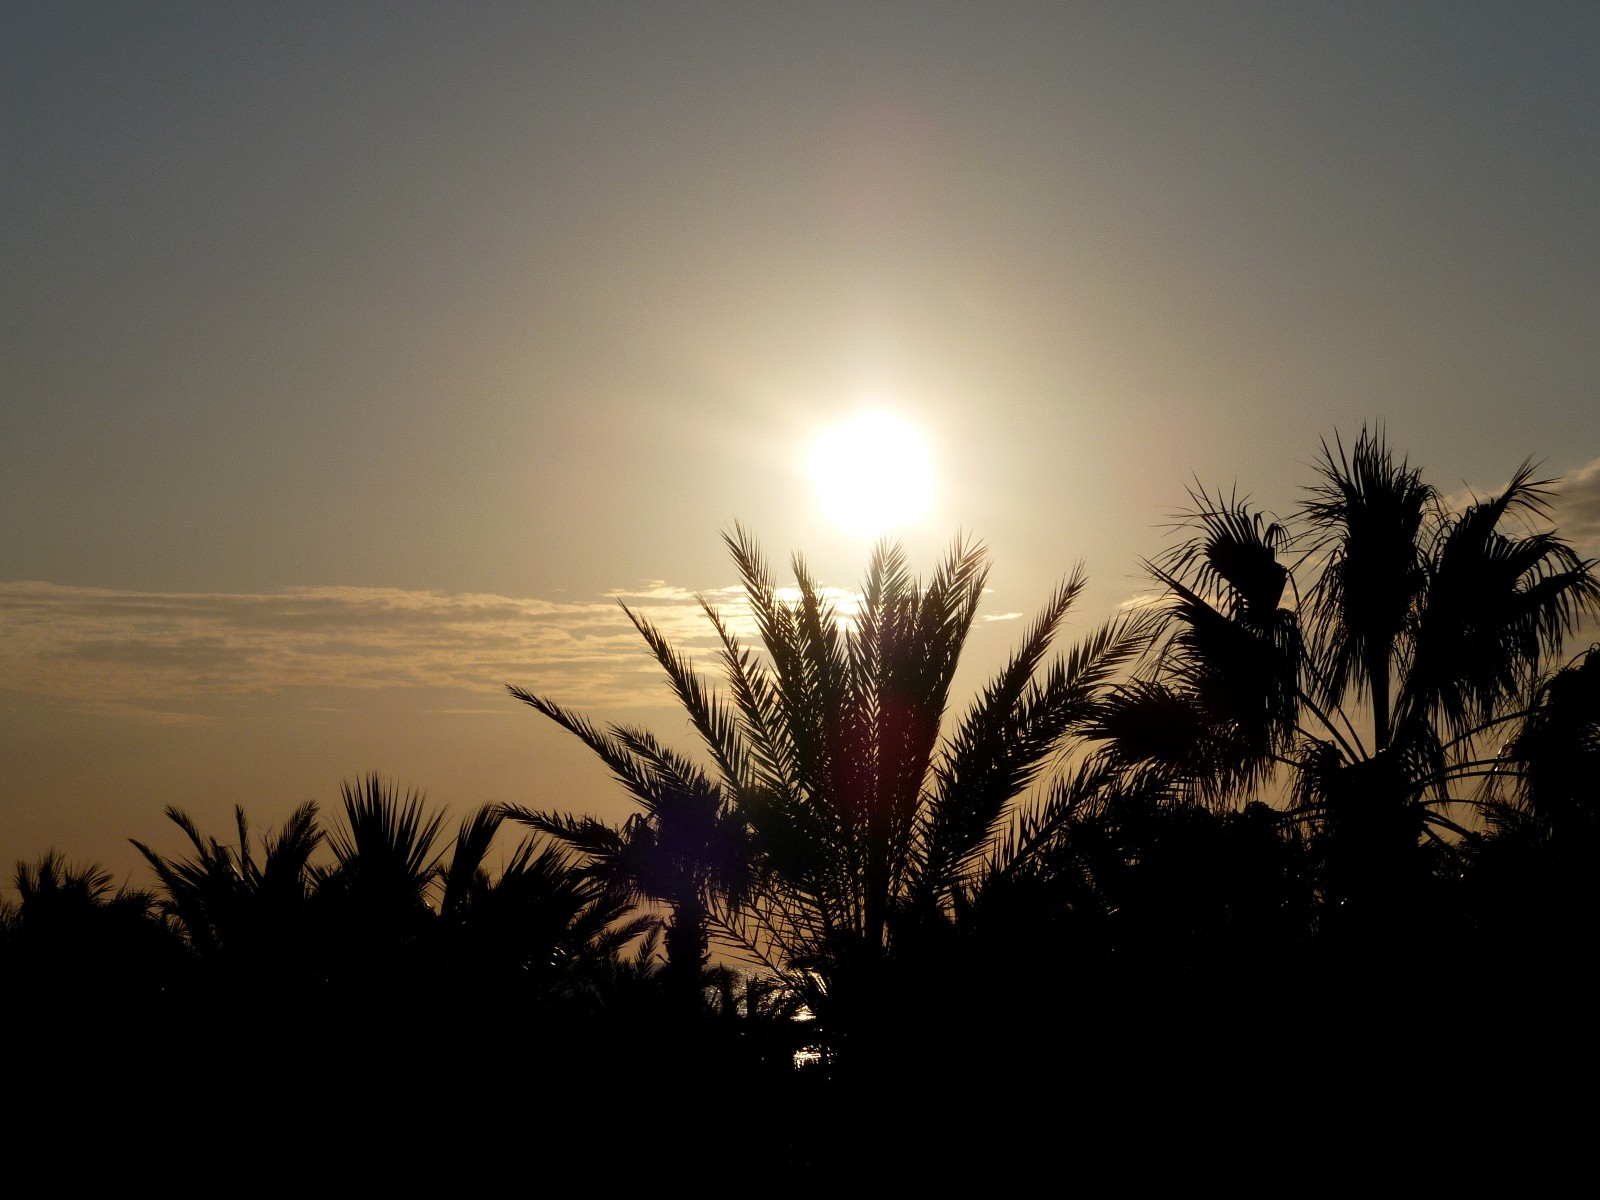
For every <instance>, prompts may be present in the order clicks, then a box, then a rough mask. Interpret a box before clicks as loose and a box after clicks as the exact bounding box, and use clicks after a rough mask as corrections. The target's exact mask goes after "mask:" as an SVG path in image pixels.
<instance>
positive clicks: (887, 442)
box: [809, 412, 933, 537]
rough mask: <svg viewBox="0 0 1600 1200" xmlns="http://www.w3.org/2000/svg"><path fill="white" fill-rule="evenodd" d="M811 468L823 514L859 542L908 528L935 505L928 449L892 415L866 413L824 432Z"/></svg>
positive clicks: (814, 449)
mask: <svg viewBox="0 0 1600 1200" xmlns="http://www.w3.org/2000/svg"><path fill="white" fill-rule="evenodd" d="M809 466H810V470H811V480H812V482H813V484H815V486H816V489H817V501H818V503H819V504H820V505H821V506H822V510H823V512H824V513H826V514H827V516H828V518H829V519H830V520H832V521H833V522H834V523H835V524H837V525H839V526H840V527H841V528H843V529H846V530H848V531H850V532H851V533H853V534H856V535H858V536H861V537H877V536H878V535H880V534H883V533H887V532H889V531H890V530H892V529H895V528H898V527H899V526H902V525H909V524H911V523H912V522H914V521H916V520H918V519H920V518H921V517H922V516H924V515H925V514H926V513H927V511H928V509H929V508H930V507H931V506H932V504H933V465H932V463H931V461H930V460H929V457H928V447H927V443H926V442H924V441H923V439H922V435H921V434H919V433H918V432H917V431H916V430H915V429H914V428H913V427H912V426H910V425H908V424H907V423H906V422H904V421H902V420H900V419H899V418H898V417H894V416H891V415H889V414H888V413H883V412H866V413H862V414H860V415H858V416H855V417H852V418H851V419H849V420H848V421H844V422H842V423H841V424H838V425H835V426H833V427H831V428H830V429H828V430H826V431H824V432H823V434H822V435H821V436H820V437H818V438H817V440H816V441H815V442H813V443H812V446H811V456H810V460H809Z"/></svg>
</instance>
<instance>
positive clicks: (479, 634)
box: [0, 581, 859, 720]
mask: <svg viewBox="0 0 1600 1200" xmlns="http://www.w3.org/2000/svg"><path fill="white" fill-rule="evenodd" d="M704 596H705V600H706V603H708V604H710V605H711V606H712V607H713V608H715V609H716V610H717V611H718V612H719V613H721V615H722V617H723V619H724V622H725V624H727V625H728V627H729V628H730V629H731V630H732V631H733V632H734V633H735V634H736V636H738V637H740V638H741V639H744V640H747V641H748V640H751V639H753V638H754V636H755V632H756V629H755V622H754V620H753V618H752V616H751V612H750V608H749V605H748V603H747V601H746V600H745V598H744V594H743V592H742V590H741V589H739V588H737V587H728V588H719V589H715V590H713V591H711V592H708V593H704ZM780 596H781V597H782V598H785V599H792V598H793V597H792V595H791V594H789V593H788V592H780ZM826 599H827V600H828V601H829V602H830V603H832V604H833V605H834V606H835V608H836V610H837V611H839V612H840V614H841V615H844V616H846V617H848V616H849V615H851V614H852V613H854V612H855V611H856V608H857V607H858V604H859V597H857V596H855V595H854V594H852V593H848V592H843V591H840V592H837V593H834V592H830V593H829V594H828V595H827V597H826ZM619 600H620V601H621V602H622V603H623V604H626V605H627V606H628V608H629V609H630V610H631V611H633V612H634V613H635V614H636V615H637V616H638V617H640V618H641V619H643V620H646V621H648V622H649V623H650V624H651V625H653V626H655V627H656V628H658V629H659V630H661V632H662V633H664V634H665V635H666V636H667V638H668V639H669V640H670V641H671V642H672V643H673V644H674V645H675V646H677V647H678V648H679V649H680V650H682V651H684V652H685V653H687V654H689V655H691V656H692V657H693V658H694V659H695V660H696V663H697V665H698V666H700V667H701V668H702V669H704V670H714V668H715V665H716V664H715V661H714V655H715V653H716V651H717V648H718V645H719V643H718V642H717V639H716V634H715V631H714V630H713V628H712V626H711V624H710V622H709V621H708V620H707V619H706V616H705V613H704V610H703V609H702V607H701V603H700V599H699V598H698V597H697V595H696V594H695V593H693V592H691V591H689V590H687V589H684V588H679V587H674V586H671V585H668V584H666V583H662V582H659V581H656V582H651V583H648V584H644V585H641V586H640V587H637V588H619V589H616V590H614V591H612V592H610V593H608V594H607V595H606V596H603V597H597V598H595V599H594V600H593V601H587V602H586V601H575V602H552V601H546V600H533V599H518V598H514V597H509V596H496V595H478V594H464V593H440V592H414V591H402V590H399V589H392V588H354V587H318V588H294V589H288V590H285V591H281V592H272V593H263V594H228V593H166V592H135V591H119V590H115V589H109V588H77V587H63V586H60V585H57V584H51V583H38V582H20V583H0V688H3V689H4V690H6V691H8V692H11V693H13V694H16V693H21V694H23V695H30V696H39V697H49V698H51V699H52V700H54V701H56V702H66V703H69V704H71V705H73V706H75V707H82V708H84V709H91V710H100V711H118V712H127V713H141V714H143V715H145V716H148V717H153V718H157V719H164V720H197V719H205V718H204V714H203V708H204V701H205V699H206V698H207V697H217V696H221V695H246V694H263V693H273V692H281V691H285V690H287V689H293V688H317V689H330V688H331V689H372V688H397V687H431V688H451V689H457V690H466V691H477V692H482V693H484V694H485V695H486V696H487V695H488V694H491V693H497V692H498V691H499V689H500V688H501V687H502V686H503V685H504V684H506V683H516V684H519V685H522V686H526V687H529V688H532V689H535V690H537V691H539V692H542V693H546V694H548V695H551V696H553V697H555V698H557V699H559V700H561V701H562V702H563V703H570V704H575V705H580V706H596V707H601V706H603V707H638V706H655V705H666V704H671V703H673V701H672V698H671V695H670V693H669V692H668V690H667V688H666V687H665V685H664V683H663V680H662V676H661V672H660V668H659V667H658V666H657V665H656V664H655V662H654V660H653V659H652V658H651V656H650V652H649V650H648V649H647V647H646V646H645V645H644V643H643V641H642V639H641V638H640V636H639V632H638V631H637V630H636V629H634V627H633V625H632V624H631V623H630V622H629V620H628V618H627V616H626V615H625V614H624V612H623V611H622V607H621V605H619V604H618V601H619ZM486 704H487V701H486ZM469 707H470V705H469Z"/></svg>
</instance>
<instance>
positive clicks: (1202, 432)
mask: <svg viewBox="0 0 1600 1200" xmlns="http://www.w3.org/2000/svg"><path fill="white" fill-rule="evenodd" d="M1597 64H1600V6H1596V5H1594V4H1593V3H1572V4H1553V3H1547V4H1540V3H1519V4H1508V3H1495V4H1474V3H1467V2H1452V3H1439V4H1405V5H1399V4H1390V3H1384V4H1360V3H1351V2H1341V3H1337V4H1316V3H1295V4H1280V3H1255V4H1251V3H1172V4H1140V3H1129V2H1117V3H1082V4H1071V3H1049V4H1045V3H1041V4H1017V3H1013V4H1006V3H999V4H985V5H981V6H980V5H977V4H933V3H926V4H891V3H871V4H860V3H840V4H826V3H806V4H798V3H797V4H770V5H768V4H754V3H751V4H695V5H679V4H670V3H666V4H651V5H640V4H619V5H608V4H600V3H587V4H583V5H570V6H569V5H555V4H548V5H531V4H474V3H451V4H421V3H398V2H390V3H384V4H372V5H361V4H339V5H324V4H314V3H271V4H268V3H261V4H230V5H215V4H200V3H196V4H163V3H141V4H126V3H103V4H91V3H73V2H70V0H49V2H47V3H33V2H31V0H8V2H7V3H6V4H4V5H3V6H0V278H3V279H4V287H3V289H0V505H3V512H4V520H3V523H0V864H6V863H10V862H12V861H14V860H15V859H18V858H30V859H31V858H32V857H34V856H35V855H37V854H38V853H40V852H42V851H43V850H45V849H47V848H48V847H51V846H56V847H59V848H61V849H63V850H65V851H67V852H68V853H69V855H71V856H73V857H75V858H78V859H98V860H99V861H101V862H103V863H105V864H106V865H108V866H110V867H112V868H113V869H114V870H115V871H116V873H117V874H118V875H119V877H120V876H124V875H126V876H130V877H132V879H133V880H134V882H136V883H141V884H144V883H148V882H149V880H148V878H147V877H146V874H147V873H146V872H144V871H143V870H142V869H141V868H140V866H139V864H138V860H137V857H136V855H135V854H134V852H133V851H132V850H131V848H130V847H128V846H127V842H126V839H127V838H129V837H138V838H140V839H141V840H144V841H147V842H151V843H153V844H155V845H156V846H157V847H159V848H163V849H166V850H168V851H169V852H170V851H174V850H177V849H178V848H179V836H180V835H178V834H177V831H176V830H175V829H173V828H172V827H171V826H169V825H167V823H166V822H165V820H164V818H163V817H162V808H163V806H164V805H166V804H169V803H176V804H178V805H180V806H182V807H185V808H187V809H189V810H190V811H191V813H193V814H194V815H195V816H196V818H197V819H198V820H199V822H200V824H201V826H202V828H204V829H207V830H209V831H213V832H216V833H219V834H220V833H224V832H226V831H227V829H228V828H229V823H230V822H231V812H232V807H233V805H234V804H236V803H239V804H243V805H244V806H245V807H246V810H247V811H248V812H249V813H250V815H251V817H252V818H253V820H254V821H255V823H256V825H257V827H258V828H261V827H264V826H268V825H276V824H277V823H278V822H279V821H281V819H282V818H283V816H285V815H286V814H287V813H288V812H289V810H290V809H291V808H293V807H294V806H295V805H297V804H298V803H300V802H302V801H304V800H306V799H311V798H317V799H320V800H322V801H324V802H325V803H329V802H332V801H334V800H335V799H336V797H337V791H338V783H339V781H340V780H341V779H344V778H352V777H354V776H355V775H357V774H358V773H361V772H364V771H367V770H372V769H377V770H381V771H383V772H385V773H386V774H389V775H391V776H393V777H394V778H395V779H397V780H398V781H399V782H401V783H403V784H405V785H408V786H415V787H420V788H424V789H426V790H427V792H428V794H429V796H430V797H431V798H432V799H433V800H435V801H437V802H438V803H440V804H442V805H448V806H449V808H450V809H451V811H452V812H454V813H455V814H457V815H465V813H466V812H467V811H469V810H470V809H471V808H472V807H474V806H476V805H478V804H481V803H483V802H486V801H496V800H500V801H516V802H520V803H524V804H533V805H544V806H552V807H567V806H572V807H579V808H586V809H590V810H594V811H600V812H604V813H607V814H608V815H618V814H620V813H621V812H622V811H623V809H622V806H621V801H620V798H619V793H618V790H617V789H616V788H614V787H613V786H611V785H610V784H609V783H608V782H607V780H606V777H605V773H604V771H603V769H601V768H600V767H599V766H598V765H597V764H594V763H592V762H590V761H589V760H588V758H587V756H586V755H587V752H586V751H584V750H583V749H582V747H580V746H578V745H577V744H576V743H574V742H571V740H570V739H569V738H567V737H566V735H564V734H561V733H560V732H559V731H558V730H555V729H554V728H553V727H549V726H548V724H547V723H546V722H544V719H543V718H541V717H539V716H538V715H537V714H535V713H533V712H532V711H531V710H529V709H526V708H525V707H523V706H521V705H518V704H516V703H515V702H513V701H511V700H509V699H508V698H507V697H506V696H505V694H504V692H503V689H502V685H503V684H504V683H506V682H514V683H517V684H520V685H523V686H526V687H529V688H531V689H533V690H536V691H541V692H545V693H547V694H549V695H550V696H551V697H552V698H554V699H556V700H558V701H560V702H563V703H566V704H569V705H572V706H575V707H578V708H579V709H582V710H584V711H587V712H589V713H590V714H591V715H593V716H595V717H598V718H603V719H624V720H638V721H645V722H648V723H649V724H651V726H652V727H653V728H655V729H657V730H658V731H659V732H661V733H662V734H664V735H666V736H667V737H669V738H671V739H677V738H678V732H679V730H680V729H681V723H680V721H679V718H678V717H677V716H676V715H675V713H674V712H673V711H672V709H671V708H670V707H668V706H669V705H670V703H671V701H670V697H669V696H668V695H667V694H666V691H665V687H664V685H662V684H661V683H659V682H658V675H657V672H656V671H655V670H654V668H653V664H652V663H651V662H650V660H649V659H648V657H647V656H646V654H645V652H644V650H643V647H642V645H641V644H640V643H639V641H638V638H637V635H636V634H635V633H634V632H633V630H632V629H631V627H630V626H628V625H626V623H625V622H624V620H623V618H622V616H621V614H620V612H619V610H618V608H617V606H616V597H618V596H622V597H625V598H627V599H628V602H629V603H630V604H638V605H641V606H643V607H645V608H646V609H648V611H649V612H650V613H651V614H652V616H653V617H654V618H655V619H658V620H659V621H661V622H662V623H663V624H664V625H665V626H667V627H668V628H669V629H671V630H673V631H674V632H675V634H676V635H677V636H680V637H682V638H684V639H685V641H686V644H687V645H689V646H690V647H691V648H694V647H696V646H698V645H703V642H696V641H695V640H694V637H695V636H696V635H698V634H699V633H700V631H701V630H702V629H703V625H701V624H699V623H697V619H696V617H695V614H694V612H693V610H692V607H691V597H692V595H693V593H695V592H711V593H716V592H717V591H718V590H719V589H723V588H727V587H729V585H731V584H732V583H733V582H734V575H733V572H732V570H731V568H730V567H729V565H728V562H727V557H726V554H725V552H724V550H723V547H722V545H721V542H720V540H719V536H718V535H719V533H720V531H722V530H724V529H728V528H730V527H731V526H732V524H733V522H735V521H742V522H744V523H745V524H746V525H748V526H750V527H751V528H752V529H754V530H755V531H756V533H757V534H758V536H759V537H760V538H761V540H762V542H763V545H764V546H765V547H766V548H767V550H768V552H769V555H770V557H771V558H772V560H773V562H774V564H775V566H777V567H779V568H780V569H781V568H783V567H784V565H785V564H786V562H787V560H788V557H789V555H790V553H791V552H794V551H800V552H802V553H804V555H805V556H806V558H807V561H808V562H809V564H810V565H811V566H812V568H813V569H814V570H815V572H816V573H817V574H818V575H820V576H821V577H822V578H823V579H824V580H825V581H827V582H828V583H831V584H837V585H840V586H845V587H848V586H851V585H853V584H855V583H856V582H857V581H858V580H859V577H860V575H861V572H862V569H863V567H864V564H865V561H866V558H867V554H868V551H869V544H868V543H867V542H865V541H862V540H860V539H859V538H853V537H851V536H847V535H846V534H844V533H841V532H840V531H839V530H837V529H835V528H833V527H832V526H830V525H829V524H828V523H826V522H825V521H824V520H823V519H822V517H821V515H820V514H819V511H818V506H817V504H816V502H815V499H814V497H813V496H812V495H811V493H810V490H809V485H808V483H807V480H806V478H805V474H804V457H805V451H806V448H807V447H808V446H809V444H810V442H811V440H812V439H813V438H814V437H815V436H816V435H817V434H818V433H819V432H820V431H821V430H823V429H825V428H826V427H827V426H828V425H829V424H830V423H832V422H834V421H837V420H838V419H840V418H842V417H844V416H846V415H848V414H850V413H851V412H853V411H856V410H857V409H859V408H860V407H862V406H863V405H867V404H875V405H880V406H885V407H888V408H890V409H892V410H893V411H895V412H897V413H899V414H900V415H901V416H902V417H904V418H905V419H907V420H909V421H911V422H913V423H915V424H916V425H917V426H918V427H920V428H921V429H922V431H923V432H924V434H925V436H926V437H927V438H928V440H929V442H930V444H931V446H932V450H933V454H934V458H935V469H936V478H937V488H938V494H937V498H936V501H935V508H934V511H933V512H932V513H931V514H930V515H929V516H928V517H927V518H926V519H925V520H924V521H922V522H920V523H919V524H917V525H916V526H914V527H911V528H908V529H906V530H903V531H902V536H903V538H904V540H905V542H906V544H907V547H908V549H909V550H910V552H911V554H912V557H913V559H914V561H915V562H917V563H918V564H920V565H921V566H922V567H923V569H924V570H927V569H931V567H932V566H933V564H934V562H935V561H936V559H937V557H938V555H939V554H940V553H941V552H942V550H943V549H944V548H945V547H946V546H947V545H948V544H949V542H950V540H951V538H952V537H953V535H954V534H955V533H956V531H957V530H958V529H960V530H967V531H969V532H971V533H973V534H975V535H976V536H978V537H980V538H981V539H983V540H984V541H985V542H986V543H987V544H988V545H989V546H990V548H991V549H992V552H993V558H994V572H993V575H992V578H991V583H992V586H993V592H992V594H991V596H990V604H989V606H988V608H987V610H986V615H987V616H988V617H990V618H994V619H993V620H990V621H986V622H984V623H983V624H982V625H981V626H980V628H979V629H978V630H977V631H976V633H975V634H974V638H973V643H972V650H971V654H972V656H973V667H974V675H973V678H974V681H976V679H977V678H978V673H979V672H981V671H982V670H984V669H986V668H987V667H988V666H990V665H992V664H993V663H994V662H995V661H996V660H997V659H998V657H999V656H1000V655H1001V654H1003V652H1004V650H1005V649H1006V648H1007V647H1008V646H1009V645H1010V643H1011V641H1012V640H1014V638H1015V637H1016V635H1017V634H1018V632H1019V628H1018V624H1017V623H1016V622H1014V621H1010V620H1007V619H1006V618H1007V617H1008V616H1009V615H1011V614H1016V613H1022V614H1027V613H1030V612H1031V611H1032V610H1033V609H1034V608H1035V607H1036V606H1037V605H1039V604H1041V603H1043V601H1044V600H1045V598H1046V597H1047V595H1048V593H1049V591H1050V589H1051V587H1052V585H1053V584H1054V583H1055V582H1056V580H1057V579H1059V578H1060V577H1061V576H1062V575H1064V574H1065V573H1067V572H1068V571H1069V570H1070V569H1071V568H1072V566H1073V565H1074V564H1076V563H1078V562H1080V561H1082V562H1083V563H1084V564H1085V566H1086V568H1087V571H1088V574H1089V577H1090V579H1091V582H1092V588H1091V590H1090V592H1089V594H1088V595H1087V596H1086V598H1085V600H1084V602H1083V604H1082V605H1081V607H1080V609H1079V612H1078V615H1077V618H1076V621H1075V624H1074V627H1073V628H1074V630H1075V631H1077V632H1081V631H1083V630H1085V629H1087V628H1089V627H1090V626H1092V625H1093V624H1095V623H1097V622H1098V621H1099V620H1101V619H1103V618H1104V617H1105V616H1106V615H1108V614H1109V613H1110V612H1111V611H1112V610H1113V609H1114V608H1115V607H1116V605H1118V604H1119V603H1121V602H1122V601H1124V600H1126V599H1128V598H1129V597H1131V596H1133V595H1135V594H1136V593H1138V592H1139V591H1140V590H1141V588H1142V583H1141V579H1140V573H1139V560H1140V559H1141V558H1142V557H1145V556H1149V555H1153V554H1155V553H1157V552H1159V551H1160V549H1161V548H1162V546H1163V545H1164V544H1165V538H1166V536H1167V535H1166V533H1165V528H1164V527H1165V525H1166V523H1167V522H1168V521H1170V519H1171V517H1172V515H1173V514H1174V512H1175V511H1176V510H1177V509H1179V508H1180V507H1181V506H1182V504H1183V503H1184V500H1185V491H1184V489H1185V486H1186V485H1187V484H1189V483H1190V482H1192V481H1193V480H1195V479H1198V480H1200V481H1202V482H1204V483H1205V484H1207V485H1208V486H1212V487H1216V486H1224V487H1231V486H1232V485H1234V484H1235V483H1237V484H1238V486H1239V487H1240V489H1241V490H1242V491H1246V492H1249V493H1251V494H1253V495H1254V496H1255V497H1256V498H1257V499H1258V500H1260V501H1261V502H1262V503H1263V504H1265V505H1267V506H1269V507H1272V508H1276V509H1278V510H1279V511H1287V510H1288V509H1290V508H1291V507H1292V506H1293V505H1294V504H1295V502H1296V500H1297V498H1298V495H1299V488H1300V486H1301V485H1302V484H1304V483H1306V482H1307V480H1308V471H1307V464H1308V463H1309V462H1310V461H1311V460H1312V459H1313V458H1314V457H1315V455H1316V453H1317V450H1318V446H1319V443H1320V439H1322V438H1324V437H1331V436H1332V435H1333V434H1334V432H1335V431H1338V432H1341V433H1343V434H1344V435H1345V436H1346V438H1347V439H1348V438H1349V437H1351V436H1353V435H1354V433H1355V432H1356V431H1357V430H1358V429H1359V428H1360V426H1361V424H1362V423H1363V422H1364V421H1365V422H1378V421H1381V422H1383V423H1385V425H1386V427H1387V430H1388V433H1389V436H1390V439H1391V441H1392V442H1393V443H1394V444H1395V445H1397V446H1398V447H1400V448H1401V449H1402V450H1404V451H1405V452H1406V453H1408V454H1409V456H1410V458H1411V461H1412V462H1413V463H1416V464H1421V465H1423V466H1425V467H1426V468H1427V471H1428V478H1429V479H1430V481H1431V482H1433V483H1435V484H1436V485H1438V486H1440V487H1441V488H1442V489H1444V490H1446V491H1451V492H1464V491H1465V489H1467V488H1469V487H1474V488H1477V489H1479V490H1480V491H1481V490H1484V489H1488V488H1492V487H1495V486H1497V485H1499V484H1502V483H1504V482H1505V480H1506V479H1507V478H1508V476H1509V475H1510V473H1511V472H1512V470H1513V469H1515V467H1516V466H1517V465H1518V464H1519V463H1520V462H1521V461H1522V459H1523V458H1525V457H1529V456H1531V457H1533V458H1535V459H1537V460H1542V462H1543V463H1544V469H1545V473H1547V474H1551V475H1562V476H1565V477H1566V479H1567V482H1566V484H1565V485H1564V488H1563V491H1562V494H1561V497H1560V519H1561V523H1562V527H1563V529H1564V530H1565V531H1566V532H1567V533H1568V534H1569V535H1570V536H1571V537H1572V538H1573V540H1574V541H1576V542H1577V543H1578V544H1579V545H1580V546H1582V547H1583V548H1584V550H1585V552H1587V553H1597V552H1600V421H1597V419H1596V399H1597V394H1600V386H1597V385H1600V238H1597V237H1596V233H1595V213H1597V212H1600V70H1597ZM682 741H683V742H684V743H685V744H687V738H683V739H682Z"/></svg>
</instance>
